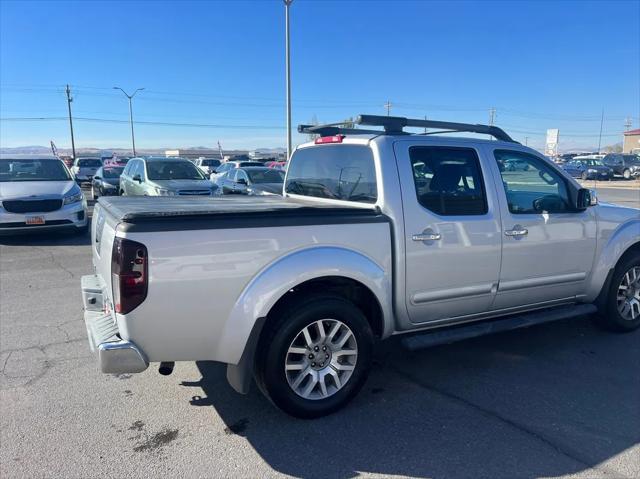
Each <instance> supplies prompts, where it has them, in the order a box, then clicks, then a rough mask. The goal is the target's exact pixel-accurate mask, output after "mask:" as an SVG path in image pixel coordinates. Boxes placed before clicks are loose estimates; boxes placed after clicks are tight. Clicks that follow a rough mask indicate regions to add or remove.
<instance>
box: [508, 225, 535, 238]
mask: <svg viewBox="0 0 640 479" xmlns="http://www.w3.org/2000/svg"><path fill="white" fill-rule="evenodd" d="M504 234H505V235H506V236H516V237H518V236H526V235H528V234H529V230H528V229H527V228H523V227H522V226H520V225H516V226H514V227H513V229H512V230H507V231H505V232H504Z"/></svg>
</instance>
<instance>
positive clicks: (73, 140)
mask: <svg viewBox="0 0 640 479" xmlns="http://www.w3.org/2000/svg"><path fill="white" fill-rule="evenodd" d="M66 91H67V107H68V109H69V128H70V129H71V154H72V155H73V159H74V160H75V159H76V141H75V139H74V138H73V119H72V117H71V102H72V101H73V98H71V88H69V85H68V84H67V90H66Z"/></svg>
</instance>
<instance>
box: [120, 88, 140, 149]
mask: <svg viewBox="0 0 640 479" xmlns="http://www.w3.org/2000/svg"><path fill="white" fill-rule="evenodd" d="M113 89H114V90H120V91H121V92H122V93H124V96H126V97H127V98H128V99H129V123H130V124H131V146H132V147H133V156H137V155H136V139H135V137H134V135H133V107H132V105H131V99H132V98H133V97H134V96H136V93H138V92H139V91H142V90H144V88H138V89H137V90H135V91H134V92H133V93H132V94H131V95H129V94H128V93H127V92H126V91H124V90H123V89H122V88H120V87H119V86H114V87H113Z"/></svg>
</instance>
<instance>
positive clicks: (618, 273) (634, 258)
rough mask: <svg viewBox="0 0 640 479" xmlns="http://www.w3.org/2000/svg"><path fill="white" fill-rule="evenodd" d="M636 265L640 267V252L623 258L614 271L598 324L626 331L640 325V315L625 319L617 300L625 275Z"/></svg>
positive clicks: (622, 331) (607, 328)
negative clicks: (632, 318)
mask: <svg viewBox="0 0 640 479" xmlns="http://www.w3.org/2000/svg"><path fill="white" fill-rule="evenodd" d="M634 266H635V267H640V254H638V253H634V254H632V255H630V256H628V257H627V258H623V260H622V261H620V263H618V265H617V266H616V268H615V269H614V271H613V276H612V277H611V284H610V285H609V291H608V292H607V297H606V299H605V303H604V305H603V307H602V310H601V312H600V313H599V314H598V316H597V322H598V325H599V326H601V327H602V328H604V329H606V330H608V331H614V332H618V333H626V332H630V331H634V330H636V329H638V327H640V315H639V316H638V317H636V318H635V319H634V320H631V319H625V318H624V317H623V316H622V315H621V314H620V312H619V311H618V301H617V297H618V287H619V286H620V283H621V282H622V279H623V277H624V275H625V274H626V273H627V272H628V271H629V270H630V269H631V268H633V267H634Z"/></svg>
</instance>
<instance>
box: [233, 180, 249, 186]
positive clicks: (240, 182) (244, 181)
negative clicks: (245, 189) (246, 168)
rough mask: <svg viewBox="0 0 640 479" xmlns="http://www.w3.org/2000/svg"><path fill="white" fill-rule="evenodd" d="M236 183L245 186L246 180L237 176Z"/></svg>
mask: <svg viewBox="0 0 640 479" xmlns="http://www.w3.org/2000/svg"><path fill="white" fill-rule="evenodd" d="M236 183H238V184H239V185H245V186H247V180H245V179H244V178H239V179H238V181H236Z"/></svg>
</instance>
